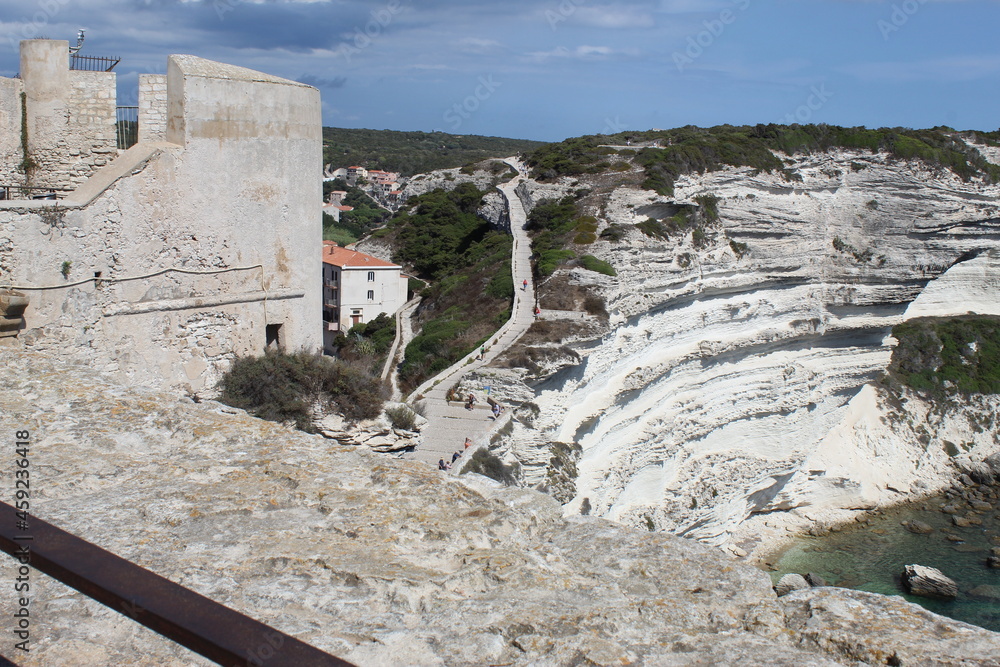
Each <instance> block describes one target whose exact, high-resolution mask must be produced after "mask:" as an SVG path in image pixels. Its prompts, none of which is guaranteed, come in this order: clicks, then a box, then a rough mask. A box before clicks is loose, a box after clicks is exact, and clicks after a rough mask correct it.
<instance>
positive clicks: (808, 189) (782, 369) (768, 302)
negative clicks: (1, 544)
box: [508, 147, 1000, 553]
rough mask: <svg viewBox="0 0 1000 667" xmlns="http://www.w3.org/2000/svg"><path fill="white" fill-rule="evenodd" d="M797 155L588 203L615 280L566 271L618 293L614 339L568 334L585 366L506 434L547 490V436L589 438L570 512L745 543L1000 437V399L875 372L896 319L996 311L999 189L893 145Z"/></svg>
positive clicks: (528, 196) (874, 501)
mask: <svg viewBox="0 0 1000 667" xmlns="http://www.w3.org/2000/svg"><path fill="white" fill-rule="evenodd" d="M981 148H982V150H983V152H984V155H986V157H987V158H990V157H993V158H996V156H995V155H994V153H995V150H993V149H986V148H985V147H981ZM782 157H783V158H784V160H785V164H786V165H787V166H788V169H787V170H786V173H785V174H781V173H779V172H774V173H767V172H762V173H757V172H755V171H754V170H751V169H748V168H725V169H723V170H720V171H715V172H709V173H705V174H694V175H690V176H683V177H681V178H679V179H678V181H677V183H676V190H675V195H674V196H673V197H665V196H660V195H656V194H654V193H652V192H650V191H648V190H640V189H638V188H636V187H633V186H622V187H618V188H615V189H613V190H611V191H610V192H607V193H606V194H605V195H603V196H602V197H601V199H600V201H599V203H598V204H594V203H592V202H593V197H590V198H589V199H588V200H584V201H590V202H591V203H590V204H588V205H589V206H591V208H593V209H594V210H593V213H594V214H595V215H597V216H598V218H599V220H600V221H601V229H606V228H607V226H609V225H618V226H619V231H620V232H622V233H624V235H625V236H624V238H623V239H622V240H621V241H620V242H617V243H615V242H610V241H606V240H602V239H599V240H598V241H597V242H596V243H594V244H592V245H591V246H589V247H588V249H587V250H586V252H588V253H592V254H594V255H597V256H599V257H601V258H603V259H605V260H607V261H609V262H610V263H611V264H612V265H613V266H614V267H615V269H616V270H617V272H618V275H617V277H607V276H603V275H601V274H598V273H594V272H591V271H586V270H583V269H581V268H575V269H571V270H565V269H564V270H563V273H568V274H569V278H570V282H571V283H576V284H585V285H588V286H590V287H591V288H592V289H594V290H596V291H597V292H599V293H600V294H601V295H602V296H604V297H605V299H606V300H607V309H608V311H609V312H610V313H611V321H610V326H609V328H610V331H611V332H610V333H608V334H607V335H605V336H603V337H602V338H600V339H599V340H591V341H585V342H580V341H576V342H575V343H574V342H573V341H570V347H571V348H573V349H574V350H575V351H576V352H577V353H579V354H580V355H582V356H583V357H584V358H583V360H582V361H580V362H579V363H578V364H576V365H575V366H572V367H570V368H567V369H564V370H562V371H560V372H559V373H557V374H555V375H553V376H552V377H550V378H548V379H547V380H545V381H544V382H541V383H538V382H531V385H532V387H533V389H534V393H535V396H534V398H533V402H534V403H535V404H536V405H537V407H538V411H537V412H538V417H537V419H532V420H529V421H530V426H525V425H523V424H522V425H520V426H519V427H518V431H517V432H515V433H514V435H513V436H512V438H511V439H510V440H511V442H510V443H508V447H509V454H508V455H510V456H516V457H517V458H519V459H521V460H522V462H523V463H525V464H526V470H527V471H528V479H527V480H526V481H527V482H528V483H529V484H533V483H535V484H537V483H542V482H543V481H544V480H543V476H544V475H545V474H546V462H547V461H548V459H549V456H550V451H551V446H550V443H551V442H553V441H560V442H578V443H579V444H580V445H581V446H582V450H583V453H582V458H581V460H580V461H579V463H578V469H579V477H578V479H577V483H576V494H575V497H574V499H573V500H572V501H570V502H569V503H568V504H567V506H566V512H567V514H568V515H572V514H578V513H579V512H581V509H583V508H586V509H587V510H589V512H590V513H591V514H597V515H599V516H603V517H607V518H611V519H614V520H617V521H621V522H623V523H626V524H629V525H635V526H653V527H655V528H656V529H658V530H666V531H670V532H674V533H678V534H682V535H687V536H692V537H697V538H699V539H702V540H705V541H708V542H710V543H713V544H730V545H733V546H734V547H735V548H734V551H736V552H737V553H742V552H743V551H749V550H752V549H754V548H759V547H761V546H764V547H767V546H768V544H767V542H768V538H769V537H774V536H784V535H786V531H787V530H800V529H805V528H807V527H809V526H810V525H813V524H814V523H815V522H817V521H835V520H837V519H838V518H841V519H842V518H843V517H844V516H845V515H844V514H843V512H842V510H847V509H855V508H870V507H875V506H878V505H883V504H888V503H892V502H895V501H899V500H902V499H905V498H907V497H910V496H911V495H913V494H918V493H927V492H929V491H930V490H931V489H933V488H935V487H938V486H945V485H947V484H948V483H950V481H951V479H952V477H953V476H954V475H955V474H956V465H955V464H956V463H962V462H967V461H970V460H980V459H982V458H984V457H985V456H987V455H989V454H990V453H992V452H995V451H998V449H1000V436H998V434H997V433H998V425H997V423H996V421H995V414H996V412H997V409H998V407H1000V401H998V400H997V399H996V398H995V397H979V398H974V399H971V400H970V401H969V402H968V403H967V404H964V405H958V406H953V407H951V408H941V406H934V405H931V404H928V403H925V402H924V401H923V400H921V399H920V398H919V397H917V396H913V395H908V394H907V395H904V396H903V397H902V400H900V399H899V398H898V397H894V396H890V395H889V394H887V393H886V392H885V391H883V390H882V389H881V388H880V387H879V385H878V383H877V380H878V379H879V378H880V377H881V376H882V375H883V373H884V371H885V369H886V367H887V365H888V362H889V359H890V356H891V351H892V346H893V344H894V340H893V339H892V338H891V336H890V329H891V327H892V326H893V325H894V324H897V323H899V322H901V321H903V320H904V319H908V318H912V317H921V316H942V315H964V314H966V313H968V312H975V313H985V314H994V315H995V314H1000V200H998V195H1000V188H998V187H997V186H996V185H990V184H988V183H986V182H984V181H983V180H979V179H976V178H973V179H971V180H969V181H964V180H962V179H961V178H959V177H958V176H956V175H955V174H954V173H952V172H951V171H948V170H944V169H933V168H930V167H928V166H927V165H926V164H925V163H923V162H919V161H901V160H897V159H894V158H891V157H890V156H888V155H887V154H878V153H875V154H873V153H869V152H860V151H845V150H836V151H831V152H826V153H817V154H813V155H806V156H801V155H800V156H794V157H790V156H782ZM789 174H790V175H791V178H789ZM590 185H591V183H590V182H588V178H587V177H580V178H578V179H568V178H563V179H561V180H560V181H558V182H556V183H550V184H545V185H537V184H536V185H533V186H532V185H529V186H528V187H527V188H526V189H525V191H524V192H523V193H522V194H523V198H524V200H525V201H526V202H527V203H528V204H529V205H531V204H533V203H535V202H537V201H539V200H541V199H543V198H551V197H558V196H562V195H564V194H567V193H571V192H573V191H574V190H575V189H577V188H581V187H585V186H590ZM599 186H600V183H597V184H596V185H595V186H594V187H595V188H596V187H599ZM706 195H707V196H709V197H714V198H717V202H718V203H717V208H718V220H717V222H715V223H714V224H709V225H706V226H704V227H703V228H702V229H701V231H700V232H692V230H691V229H690V228H689V229H687V230H683V229H681V230H679V231H676V230H675V232H674V233H671V234H670V235H666V236H665V238H657V237H655V236H648V235H646V234H644V233H642V232H641V231H640V229H639V228H637V227H636V226H635V225H636V224H637V223H642V222H644V221H647V220H648V219H649V218H653V219H654V220H657V221H659V222H661V223H669V222H670V219H671V217H672V216H674V215H675V214H676V213H677V212H678V211H680V210H684V209H685V208H686V209H687V210H697V209H698V207H699V204H698V203H697V202H696V198H701V197H702V196H706ZM702 201H704V200H703V199H702ZM557 275H558V274H557ZM518 391H520V392H521V393H523V388H521V389H519V390H518ZM945 441H949V442H951V443H962V444H963V448H962V450H961V452H960V455H959V456H957V457H953V456H952V455H951V454H949V453H948V451H947V449H948V448H947V447H946V446H945V445H944V443H945ZM772 529H773V530H772Z"/></svg>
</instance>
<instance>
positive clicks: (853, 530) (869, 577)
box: [771, 489, 1000, 632]
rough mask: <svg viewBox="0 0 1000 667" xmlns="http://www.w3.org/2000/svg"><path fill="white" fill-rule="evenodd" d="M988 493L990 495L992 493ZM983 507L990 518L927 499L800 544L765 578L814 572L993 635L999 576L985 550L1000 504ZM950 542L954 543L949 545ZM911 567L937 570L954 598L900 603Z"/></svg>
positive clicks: (998, 524)
mask: <svg viewBox="0 0 1000 667" xmlns="http://www.w3.org/2000/svg"><path fill="white" fill-rule="evenodd" d="M992 493H993V494H994V495H997V494H996V490H995V489H994V490H992ZM986 500H987V501H988V502H990V503H991V504H992V505H993V508H994V509H993V510H987V511H979V512H971V510H970V508H969V506H968V504H967V503H965V502H963V501H960V500H959V501H958V502H956V501H955V499H954V498H945V497H938V498H932V499H929V500H927V501H924V502H920V503H918V504H916V505H910V506H904V507H899V508H895V509H892V510H887V511H885V512H884V513H882V514H880V515H877V516H871V517H869V518H868V519H866V520H865V522H864V523H863V524H862V523H855V524H851V525H848V526H845V527H843V528H842V529H841V530H839V531H838V532H832V533H830V534H829V535H826V536H824V537H815V538H813V537H803V538H801V539H799V540H798V541H797V542H796V543H795V544H794V545H793V546H792V547H791V548H789V549H788V550H786V551H785V552H784V553H783V554H782V556H781V557H780V559H779V560H778V561H777V562H776V563H775V567H776V570H777V571H775V572H772V573H771V575H772V578H773V580H774V581H775V582H777V581H778V579H779V578H781V576H782V575H784V574H787V573H789V572H796V573H799V574H803V575H804V574H806V573H807V572H814V573H816V574H819V575H820V576H822V577H823V578H824V579H825V580H826V582H827V584H829V585H831V586H842V587H844V588H855V589H858V590H863V591H872V592H875V593H884V594H887V595H903V596H904V597H905V598H906V599H907V600H909V601H910V602H915V603H917V604H919V605H921V606H923V607H925V608H927V609H929V610H931V611H933V612H935V613H938V614H942V615H944V616H949V617H951V618H954V619H957V620H960V621H965V622H966V623H972V624H974V625H978V626H981V627H984V628H988V629H990V630H995V631H998V632H1000V569H990V568H988V567H986V558H987V557H988V556H989V555H990V548H991V547H996V546H1000V502H998V501H997V500H996V499H995V498H993V499H991V498H987V499H986ZM942 504H954V505H955V506H957V507H958V508H959V516H963V517H964V516H966V515H971V516H973V517H974V518H976V519H979V520H981V521H982V525H980V526H969V527H966V528H960V527H957V526H955V525H954V524H953V522H952V518H951V515H949V514H945V513H943V512H941V511H940V508H939V506H940V505H942ZM906 520H919V521H923V522H924V523H927V524H930V525H931V526H932V527H933V528H934V531H933V532H932V533H930V534H927V535H917V534H914V533H911V532H910V531H908V530H907V529H906V528H904V527H903V526H902V525H900V523H901V522H902V521H906ZM949 535H950V536H952V539H948V536H949ZM956 538H958V539H960V540H961V541H953V540H954V539H956ZM913 563H917V564H920V565H926V566H929V567H936V568H937V569H939V570H941V571H942V572H943V573H944V574H945V575H947V576H948V577H950V578H952V579H954V580H955V582H956V583H957V584H958V587H959V596H958V598H957V599H955V600H954V601H941V600H930V599H927V598H920V597H915V596H910V595H905V594H904V592H903V588H902V586H901V585H900V574H901V573H902V571H903V566H904V565H908V564H913Z"/></svg>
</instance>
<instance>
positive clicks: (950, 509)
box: [941, 505, 961, 514]
mask: <svg viewBox="0 0 1000 667" xmlns="http://www.w3.org/2000/svg"><path fill="white" fill-rule="evenodd" d="M941 511H942V512H944V513H945V514H958V513H959V512H960V511H961V510H959V509H958V508H957V507H955V506H954V505H942V506H941Z"/></svg>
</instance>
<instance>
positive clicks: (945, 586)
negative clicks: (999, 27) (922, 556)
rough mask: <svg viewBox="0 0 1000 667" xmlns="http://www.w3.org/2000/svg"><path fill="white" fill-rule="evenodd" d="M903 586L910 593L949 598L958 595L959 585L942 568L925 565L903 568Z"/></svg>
mask: <svg viewBox="0 0 1000 667" xmlns="http://www.w3.org/2000/svg"><path fill="white" fill-rule="evenodd" d="M903 587H904V588H906V590H907V592H909V593H910V595H919V596H921V597H928V598H943V599H946V600H949V599H951V598H954V597H956V596H957V595H958V585H957V584H956V583H955V582H954V581H952V580H951V579H949V578H948V577H946V576H945V575H944V573H943V572H941V570H938V569H937V568H933V567H927V566H925V565H907V566H905V567H904V568H903Z"/></svg>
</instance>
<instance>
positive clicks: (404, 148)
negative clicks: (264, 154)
mask: <svg viewBox="0 0 1000 667" xmlns="http://www.w3.org/2000/svg"><path fill="white" fill-rule="evenodd" d="M541 145H543V144H542V142H540V141H527V140H523V139H504V138H501V137H480V136H475V135H461V134H446V133H443V132H397V131H394V130H348V129H343V128H336V127H324V128H323V163H324V164H332V165H334V166H335V167H349V166H352V165H362V166H364V167H366V168H367V169H383V170H385V171H396V172H399V173H400V174H401V175H403V176H412V175H414V174H421V173H425V172H428V171H434V170H435V169H451V168H453V167H461V166H463V165H466V164H468V163H470V162H479V161H480V160H485V159H487V158H491V157H507V156H508V155H514V154H516V153H526V152H528V151H532V150H535V149H536V148H538V147H539V146H541Z"/></svg>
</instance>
